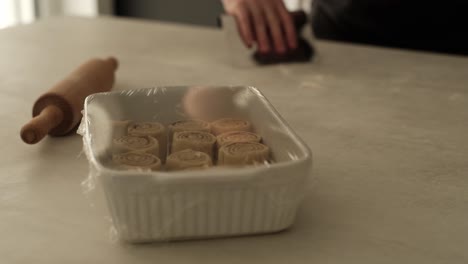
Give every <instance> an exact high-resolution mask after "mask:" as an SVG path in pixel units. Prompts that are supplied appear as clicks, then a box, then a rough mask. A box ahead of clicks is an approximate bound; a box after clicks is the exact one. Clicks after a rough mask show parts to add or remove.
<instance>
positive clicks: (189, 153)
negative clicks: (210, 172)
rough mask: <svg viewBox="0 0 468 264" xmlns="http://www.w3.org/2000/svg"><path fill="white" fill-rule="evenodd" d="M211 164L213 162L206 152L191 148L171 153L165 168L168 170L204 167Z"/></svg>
mask: <svg viewBox="0 0 468 264" xmlns="http://www.w3.org/2000/svg"><path fill="white" fill-rule="evenodd" d="M211 166H213V162H212V161H211V157H210V156H208V154H206V153H204V152H200V151H194V150H191V149H186V150H182V151H178V152H175V153H172V154H171V155H169V156H168V157H167V161H166V168H167V169H168V170H170V171H175V170H186V169H204V168H208V167H211Z"/></svg>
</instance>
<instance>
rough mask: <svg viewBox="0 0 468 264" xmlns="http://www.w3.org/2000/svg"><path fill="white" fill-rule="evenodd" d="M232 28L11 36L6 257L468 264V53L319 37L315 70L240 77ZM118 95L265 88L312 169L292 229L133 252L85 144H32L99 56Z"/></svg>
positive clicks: (4, 170)
mask: <svg viewBox="0 0 468 264" xmlns="http://www.w3.org/2000/svg"><path fill="white" fill-rule="evenodd" d="M224 44H225V43H224V36H223V34H222V32H221V31H219V30H218V29H211V28H201V27H192V26H187V25H177V24H167V23H156V22H148V21H144V20H129V19H115V18H99V19H86V18H55V19H50V20H44V21H40V22H38V23H34V24H31V25H26V26H18V27H13V28H8V29H4V30H0V57H1V58H2V60H0V105H1V109H2V110H1V112H0V115H1V118H2V120H3V122H4V125H3V126H2V129H0V136H1V138H3V143H2V144H1V145H0V150H1V154H0V155H1V159H0V234H1V239H0V256H1V262H2V263H35V264H42V263H44V264H53V263H101V264H105V263H112V264H118V263H156V262H157V263H203V264H209V263H260V262H261V263H306V262H307V263H359V264H363V263H379V264H381V263H392V264H393V263H424V264H429V263H437V264H440V263H450V264H456V263H468V251H467V249H468V158H467V157H468V144H467V143H468V138H467V135H468V58H467V57H457V56H447V55H438V54H430V53H420V52H412V51H401V50H395V49H385V48H375V47H369V46H357V45H350V44H339V43H334V42H325V41H318V42H317V49H318V53H319V57H318V58H317V60H316V61H315V62H314V63H306V64H290V65H276V66H268V67H250V68H237V67H233V66H232V65H231V64H230V62H229V60H228V58H227V56H226V52H225V51H226V50H225V45H224ZM107 55H114V56H116V57H117V58H118V59H119V61H120V68H119V70H118V73H117V83H116V88H115V89H117V90H123V89H130V88H141V87H151V86H155V85H189V84H201V85H217V84H233V85H252V86H256V87H258V88H260V89H261V90H262V91H263V92H264V93H265V95H266V96H267V97H268V98H269V99H270V101H271V102H272V104H273V105H274V106H275V107H276V108H277V110H278V111H279V112H280V113H281V114H282V116H283V117H284V118H285V119H286V120H287V121H288V122H289V124H290V125H291V126H292V128H293V129H294V130H296V132H297V133H298V134H299V135H300V136H301V137H302V138H303V139H304V140H305V142H306V143H307V144H308V145H309V146H310V147H311V149H312V151H313V153H314V168H313V173H312V175H311V176H310V177H311V180H310V181H309V182H310V184H309V186H307V189H308V195H307V196H306V197H305V199H304V202H303V204H302V207H301V209H300V211H299V214H298V216H297V220H296V223H295V225H294V226H293V228H292V229H290V230H288V231H285V232H281V233H277V234H273V235H262V236H250V237H239V238H225V239H211V240H197V241H187V242H172V243H155V244H144V245H137V246H133V245H127V244H123V243H119V242H117V241H115V239H114V238H113V236H112V235H111V234H110V231H109V230H110V225H109V222H108V220H107V219H106V218H105V214H104V213H103V211H102V208H101V207H100V206H99V205H98V204H97V203H96V204H95V202H96V200H95V199H93V198H92V197H90V195H89V194H86V193H84V192H83V191H84V188H83V186H82V182H83V181H84V180H85V179H86V177H87V173H88V164H87V161H86V158H85V157H84V155H83V154H82V153H81V150H82V141H81V137H80V136H78V135H73V136H70V137H63V138H47V139H46V140H43V141H42V142H41V143H39V144H38V145H34V146H30V145H26V144H24V143H23V142H21V140H20V137H19V129H20V127H21V126H22V125H23V123H25V122H26V121H27V120H28V119H29V118H30V115H31V107H32V103H33V102H34V100H35V99H36V98H37V97H38V95H40V94H41V93H42V92H44V91H45V90H46V89H48V88H49V87H50V86H51V85H52V84H54V83H56V82H57V81H58V80H59V79H61V78H62V77H64V76H65V75H66V74H67V73H69V72H70V71H71V70H72V69H73V68H75V67H76V66H77V65H78V64H80V63H81V62H83V61H84V60H86V59H88V58H90V57H92V56H101V57H104V56H107Z"/></svg>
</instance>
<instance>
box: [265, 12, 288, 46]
mask: <svg viewBox="0 0 468 264" xmlns="http://www.w3.org/2000/svg"><path fill="white" fill-rule="evenodd" d="M264 14H265V17H266V21H267V23H268V30H269V32H270V36H271V39H272V41H273V44H274V47H275V51H276V52H277V53H280V54H282V53H285V52H286V50H287V46H286V42H285V38H284V34H283V31H282V29H281V20H280V19H279V15H278V13H277V11H276V8H275V6H271V5H266V6H265V7H264Z"/></svg>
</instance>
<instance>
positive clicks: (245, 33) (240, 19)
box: [233, 2, 254, 48]
mask: <svg viewBox="0 0 468 264" xmlns="http://www.w3.org/2000/svg"><path fill="white" fill-rule="evenodd" d="M233 15H234V18H235V19H236V23H237V29H238V30H239V34H240V36H241V38H242V40H243V41H244V44H245V45H246V46H247V47H249V48H250V47H252V44H253V41H254V37H253V32H252V27H251V24H252V22H251V19H250V14H249V11H248V10H247V7H246V5H245V4H244V3H243V2H239V3H238V6H237V8H236V9H235V10H234V13H233Z"/></svg>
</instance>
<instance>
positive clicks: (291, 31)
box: [275, 1, 297, 49]
mask: <svg viewBox="0 0 468 264" xmlns="http://www.w3.org/2000/svg"><path fill="white" fill-rule="evenodd" d="M276 3H277V4H276V5H275V8H276V11H277V12H278V16H279V19H280V20H281V25H282V29H283V32H284V33H285V35H286V40H287V42H288V46H289V48H290V49H295V48H296V47H297V33H296V29H295V27H294V21H293V19H292V17H291V15H290V14H289V12H288V11H287V10H286V7H285V6H284V3H283V1H277V2H276Z"/></svg>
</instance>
